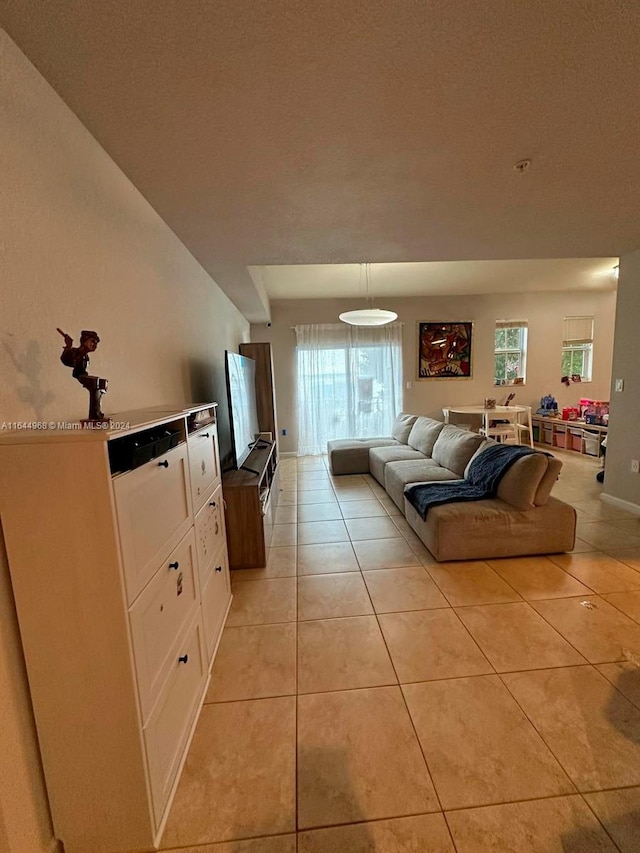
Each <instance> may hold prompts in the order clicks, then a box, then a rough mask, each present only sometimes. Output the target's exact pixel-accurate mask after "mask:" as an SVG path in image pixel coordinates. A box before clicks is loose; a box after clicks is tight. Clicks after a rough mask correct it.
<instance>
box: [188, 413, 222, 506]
mask: <svg viewBox="0 0 640 853" xmlns="http://www.w3.org/2000/svg"><path fill="white" fill-rule="evenodd" d="M187 446H188V448H189V473H190V475H191V497H192V499H193V511H194V512H197V511H198V510H199V509H200V507H201V506H202V505H203V504H204V502H205V500H206V499H207V495H209V494H211V491H212V489H213V488H214V487H215V486H217V484H218V482H219V480H220V463H219V461H218V445H217V442H216V431H215V427H214V426H213V425H211V426H209V427H204V428H203V429H201V430H198V432H194V433H192V434H191V435H190V436H189V438H188V440H187Z"/></svg>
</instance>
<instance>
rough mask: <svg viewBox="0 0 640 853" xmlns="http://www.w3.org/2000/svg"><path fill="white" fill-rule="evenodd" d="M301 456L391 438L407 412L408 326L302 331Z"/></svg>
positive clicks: (322, 327)
mask: <svg viewBox="0 0 640 853" xmlns="http://www.w3.org/2000/svg"><path fill="white" fill-rule="evenodd" d="M296 336H297V385H298V388H297V392H298V393H297V397H298V436H299V439H298V453H299V454H300V455H301V456H302V455H307V454H310V453H324V452H326V448H327V441H330V440H331V439H334V438H370V437H374V436H385V435H389V434H390V430H391V426H392V424H393V421H394V419H395V417H396V415H397V414H398V412H399V411H400V409H401V407H402V325H401V324H400V323H393V324H391V325H390V326H384V327H381V328H380V327H379V328H365V327H356V326H344V325H339V326H338V325H313V326H296Z"/></svg>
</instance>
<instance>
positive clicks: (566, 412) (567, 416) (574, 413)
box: [562, 406, 580, 421]
mask: <svg viewBox="0 0 640 853" xmlns="http://www.w3.org/2000/svg"><path fill="white" fill-rule="evenodd" d="M579 415H580V409H576V407H575V406H565V408H564V409H563V410H562V420H563V421H577V420H578V417H579Z"/></svg>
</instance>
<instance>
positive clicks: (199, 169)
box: [0, 0, 640, 320]
mask: <svg viewBox="0 0 640 853" xmlns="http://www.w3.org/2000/svg"><path fill="white" fill-rule="evenodd" d="M0 23H2V25H3V26H4V27H5V29H6V30H7V32H8V33H9V35H10V36H11V37H12V38H13V39H14V40H15V41H16V43H17V44H18V45H19V46H20V47H21V48H22V50H23V51H24V52H25V53H26V55H27V56H28V57H29V58H30V59H31V61H32V62H33V63H34V65H35V66H36V67H37V68H38V69H39V70H40V71H41V73H42V74H43V75H44V77H45V78H46V79H47V80H48V81H49V82H50V83H51V85H52V86H53V87H54V88H55V89H56V90H57V91H58V92H59V94H60V95H61V96H62V98H63V99H64V100H65V101H66V102H67V103H68V104H69V106H70V107H71V108H72V109H73V110H74V111H75V112H76V114H77V115H78V116H79V118H80V119H81V121H82V122H83V123H84V124H85V125H86V126H87V128H88V129H89V130H90V131H91V133H92V134H93V135H94V136H95V137H96V138H97V139H98V141H99V142H100V143H101V144H102V145H103V147H104V148H105V149H106V151H107V152H108V153H109V154H110V155H111V156H112V157H113V159H114V160H115V161H116V162H117V163H118V164H119V165H120V167H121V168H122V169H123V170H124V172H125V173H126V174H127V175H128V176H129V177H130V178H131V180H132V181H133V183H134V184H135V185H136V186H137V187H138V189H139V190H140V191H141V192H142V194H143V195H144V196H145V197H146V198H147V199H148V200H149V202H150V203H151V204H152V205H153V206H154V207H155V208H156V210H157V211H158V212H159V213H160V215H161V216H162V217H163V218H164V219H165V221H166V222H167V223H168V224H169V225H170V226H171V227H172V228H173V230H174V231H175V233H176V234H177V235H178V236H179V237H180V238H181V240H182V241H183V242H184V243H185V244H186V245H187V246H188V247H189V249H190V250H191V251H192V252H193V254H194V255H195V256H196V257H197V258H198V260H199V261H200V262H201V263H202V264H203V266H204V267H205V268H206V269H207V270H209V272H210V273H211V274H212V275H213V277H214V278H215V279H216V281H218V283H219V284H220V285H221V286H222V287H223V288H224V289H225V290H226V291H227V292H228V293H229V295H230V296H231V298H232V299H233V300H234V301H235V302H236V304H238V306H239V307H240V308H241V310H243V312H244V313H245V314H246V315H247V316H248V317H249V318H250V319H256V320H259V319H264V315H265V306H264V302H265V300H264V294H262V298H261V294H259V293H258V292H257V291H256V289H255V287H254V286H253V284H252V282H251V278H250V276H249V275H248V273H247V271H246V267H247V265H263V264H333V263H348V262H360V261H369V262H411V261H443V260H476V259H508V258H558V257H564V258H578V257H609V256H617V255H619V254H622V253H624V252H627V251H630V250H633V249H636V248H638V247H639V246H640V221H639V216H638V198H639V197H640V171H639V170H638V164H637V158H638V151H639V150H640V118H639V117H640V110H639V109H638V104H639V103H640V63H639V62H638V40H639V33H640V3H638V2H637V0H490V2H478V0H448V2H444V1H442V2H441V0H423V2H418V3H416V2H409V0H384V2H381V0H368V2H351V3H348V2H344V0H299V2H296V3H292V2H290V0H190V2H185V0H162V2H157V0H99V2H98V0H55V2H42V0H4V2H2V3H1V4H0ZM525 157H527V158H531V160H532V165H531V167H530V168H529V169H528V170H527V171H526V172H524V173H522V174H520V173H518V172H516V171H514V169H513V164H514V163H515V162H516V161H518V160H520V159H521V158H525Z"/></svg>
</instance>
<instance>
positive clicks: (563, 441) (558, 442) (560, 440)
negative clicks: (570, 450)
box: [554, 431, 567, 447]
mask: <svg viewBox="0 0 640 853" xmlns="http://www.w3.org/2000/svg"><path fill="white" fill-rule="evenodd" d="M554 438H555V446H556V447H566V445H567V434H566V433H565V432H559V431H557V432H556V434H555V436H554Z"/></svg>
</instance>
